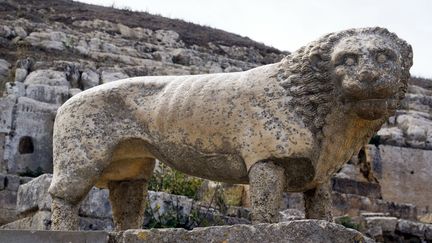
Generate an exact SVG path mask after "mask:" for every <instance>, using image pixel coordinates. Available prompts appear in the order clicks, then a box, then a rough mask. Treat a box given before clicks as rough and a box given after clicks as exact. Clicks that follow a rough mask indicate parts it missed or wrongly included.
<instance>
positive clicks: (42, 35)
mask: <svg viewBox="0 0 432 243" xmlns="http://www.w3.org/2000/svg"><path fill="white" fill-rule="evenodd" d="M25 40H26V41H28V42H29V43H31V45H33V46H38V47H42V48H44V49H46V50H57V51H64V50H65V49H66V46H65V44H66V45H67V44H68V43H70V39H69V38H68V37H67V36H66V34H65V33H63V32H59V31H48V32H32V33H30V35H28V36H27V37H26V38H25Z"/></svg>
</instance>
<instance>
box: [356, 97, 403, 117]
mask: <svg viewBox="0 0 432 243" xmlns="http://www.w3.org/2000/svg"><path fill="white" fill-rule="evenodd" d="M350 103H351V107H352V109H353V110H354V111H355V113H356V114H357V115H358V116H359V117H360V118H363V119H366V120H376V119H379V118H382V117H384V116H386V115H389V114H392V113H393V112H394V111H395V110H396V108H397V105H398V102H397V100H396V99H364V100H357V101H353V102H350Z"/></svg>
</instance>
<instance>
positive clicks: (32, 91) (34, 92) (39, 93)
mask: <svg viewBox="0 0 432 243" xmlns="http://www.w3.org/2000/svg"><path fill="white" fill-rule="evenodd" d="M26 96H27V97H29V98H32V99H34V100H37V101H41V102H46V103H51V104H59V105H60V104H63V103H64V102H65V101H66V100H67V99H69V88H68V87H67V86H51V85H46V84H29V85H28V86H27V89H26Z"/></svg>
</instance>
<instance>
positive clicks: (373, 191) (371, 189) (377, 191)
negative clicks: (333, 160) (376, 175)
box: [332, 177, 381, 198]
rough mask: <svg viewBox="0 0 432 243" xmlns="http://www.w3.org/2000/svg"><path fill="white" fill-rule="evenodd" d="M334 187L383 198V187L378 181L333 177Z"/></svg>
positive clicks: (352, 192)
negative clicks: (370, 181)
mask: <svg viewBox="0 0 432 243" xmlns="http://www.w3.org/2000/svg"><path fill="white" fill-rule="evenodd" d="M332 189H333V190H334V191H337V192H341V193H347V194H356V195H360V196H366V197H369V198H381V187H380V185H379V184H378V183H369V182H363V181H355V180H352V179H347V178H338V177H333V178H332Z"/></svg>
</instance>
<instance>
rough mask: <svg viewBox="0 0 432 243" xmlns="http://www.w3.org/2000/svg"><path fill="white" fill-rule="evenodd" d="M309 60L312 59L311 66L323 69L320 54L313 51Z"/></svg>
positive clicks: (316, 69)
mask: <svg viewBox="0 0 432 243" xmlns="http://www.w3.org/2000/svg"><path fill="white" fill-rule="evenodd" d="M309 61H310V64H311V67H312V69H313V70H314V71H321V67H322V64H323V60H322V58H321V55H320V54H318V53H313V54H311V55H309Z"/></svg>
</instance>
